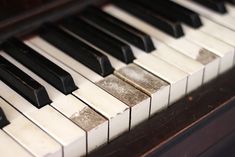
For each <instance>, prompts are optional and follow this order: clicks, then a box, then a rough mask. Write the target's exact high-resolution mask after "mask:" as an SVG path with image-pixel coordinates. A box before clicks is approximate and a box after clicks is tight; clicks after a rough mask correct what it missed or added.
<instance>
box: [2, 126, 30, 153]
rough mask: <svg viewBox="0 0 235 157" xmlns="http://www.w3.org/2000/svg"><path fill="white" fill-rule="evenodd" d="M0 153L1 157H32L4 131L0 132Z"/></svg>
mask: <svg viewBox="0 0 235 157" xmlns="http://www.w3.org/2000/svg"><path fill="white" fill-rule="evenodd" d="M0 139H1V140H0V152H1V156H3V157H16V156H17V157H33V155H31V154H30V153H29V152H27V151H26V150H25V149H24V148H23V147H21V146H20V145H19V144H18V143H16V141H14V140H13V139H12V138H11V137H9V135H7V134H6V133H5V132H4V131H2V130H0Z"/></svg>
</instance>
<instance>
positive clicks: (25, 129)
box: [0, 98, 62, 157]
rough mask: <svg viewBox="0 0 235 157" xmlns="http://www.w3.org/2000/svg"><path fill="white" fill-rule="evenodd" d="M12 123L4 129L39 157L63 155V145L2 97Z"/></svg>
mask: <svg viewBox="0 0 235 157" xmlns="http://www.w3.org/2000/svg"><path fill="white" fill-rule="evenodd" d="M0 106H1V108H2V109H3V111H4V113H5V115H6V117H7V119H8V120H9V122H10V124H9V125H7V126H5V127H4V128H3V130H4V131H5V132H7V134H8V135H10V136H11V137H12V138H13V139H14V140H15V141H17V142H18V143H20V144H21V145H22V146H23V147H24V148H25V149H26V150H28V151H29V152H30V153H32V154H33V155H34V156H37V157H62V146H61V145H60V144H59V143H57V142H56V141H54V140H53V139H52V138H51V137H49V136H48V135H47V134H46V133H45V132H43V131H42V130H41V129H40V128H38V127H37V126H36V125H35V124H33V123H32V122H31V121H29V120H28V119H27V118H25V117H24V116H23V115H21V114H20V113H19V112H18V111H16V110H15V109H14V108H13V107H11V106H10V104H8V103H7V102H5V101H4V100H3V99H1V98H0Z"/></svg>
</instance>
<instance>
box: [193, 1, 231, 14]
mask: <svg viewBox="0 0 235 157" xmlns="http://www.w3.org/2000/svg"><path fill="white" fill-rule="evenodd" d="M193 1H194V2H197V3H199V4H201V5H203V6H205V7H207V8H209V9H212V10H214V11H216V12H218V13H221V14H225V13H227V9H226V7H225V5H224V2H223V1H221V0H193Z"/></svg>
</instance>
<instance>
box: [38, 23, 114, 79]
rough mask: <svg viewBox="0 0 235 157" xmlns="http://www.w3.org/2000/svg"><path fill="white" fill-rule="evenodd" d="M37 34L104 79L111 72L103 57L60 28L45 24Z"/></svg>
mask: <svg viewBox="0 0 235 157" xmlns="http://www.w3.org/2000/svg"><path fill="white" fill-rule="evenodd" d="M39 34H40V36H41V37H42V38H43V39H45V40H46V41H48V42H49V43H51V44H52V45H54V46H56V47H57V48H59V49H61V50H62V51H63V52H64V53H67V54H68V55H70V56H71V57H73V58H74V59H76V60H78V61H79V62H81V63H83V64H84V65H86V66H88V67H89V68H90V69H92V70H93V71H95V72H96V73H98V74H100V75H101V76H103V77H105V76H107V75H109V74H111V73H112V72H113V67H112V66H111V64H110V62H109V60H108V58H107V57H106V56H105V55H103V54H102V53H100V52H99V51H97V50H95V49H93V48H92V47H90V46H88V45H87V44H85V43H83V42H82V41H80V40H78V39H77V38H75V37H73V36H71V35H69V34H67V33H66V32H64V31H63V30H61V29H60V28H58V27H56V26H54V25H52V24H48V23H47V24H44V25H43V26H42V27H41V28H40V29H39Z"/></svg>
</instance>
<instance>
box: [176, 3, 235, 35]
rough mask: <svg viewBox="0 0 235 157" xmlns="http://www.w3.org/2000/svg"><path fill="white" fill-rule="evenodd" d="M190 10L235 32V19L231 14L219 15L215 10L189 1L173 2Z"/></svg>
mask: <svg viewBox="0 0 235 157" xmlns="http://www.w3.org/2000/svg"><path fill="white" fill-rule="evenodd" d="M172 1H174V2H176V3H178V4H180V5H182V6H184V7H186V8H188V9H191V10H193V11H195V12H197V13H198V14H200V15H202V16H205V17H207V18H209V19H210V20H213V21H214V22H216V23H218V24H221V25H223V26H225V27H228V28H230V29H232V30H235V20H234V17H232V16H230V15H229V14H219V13H217V12H215V11H213V10H210V9H208V8H206V7H204V6H202V5H200V4H197V3H195V2H193V1H189V0H172Z"/></svg>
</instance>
